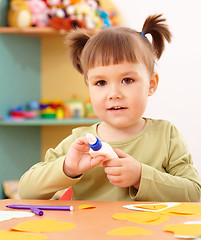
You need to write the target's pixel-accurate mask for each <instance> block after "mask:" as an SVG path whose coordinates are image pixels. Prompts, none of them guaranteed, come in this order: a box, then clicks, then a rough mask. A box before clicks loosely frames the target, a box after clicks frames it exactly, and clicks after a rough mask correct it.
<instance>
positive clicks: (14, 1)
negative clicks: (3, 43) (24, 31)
mask: <svg viewBox="0 0 201 240" xmlns="http://www.w3.org/2000/svg"><path fill="white" fill-rule="evenodd" d="M8 25H9V26H10V27H16V28H25V27H30V26H31V12H30V10H29V6H28V5H27V2H26V1H25V0H11V1H10V8H9V11H8Z"/></svg>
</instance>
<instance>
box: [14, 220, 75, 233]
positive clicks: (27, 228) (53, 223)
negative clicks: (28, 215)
mask: <svg viewBox="0 0 201 240" xmlns="http://www.w3.org/2000/svg"><path fill="white" fill-rule="evenodd" d="M75 227H76V225H75V224H74V223H70V222H58V221H57V220H53V219H41V220H33V221H27V222H22V223H20V224H18V225H17V226H15V227H13V228H12V230H17V231H22V232H41V233H42V232H57V231H67V230H70V229H73V228H75Z"/></svg>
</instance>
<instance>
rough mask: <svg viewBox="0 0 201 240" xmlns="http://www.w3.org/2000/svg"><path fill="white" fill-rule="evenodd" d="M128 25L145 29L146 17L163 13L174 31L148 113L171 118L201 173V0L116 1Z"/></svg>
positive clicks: (156, 116) (161, 62)
mask: <svg viewBox="0 0 201 240" xmlns="http://www.w3.org/2000/svg"><path fill="white" fill-rule="evenodd" d="M113 2H114V3H115V5H116V7H117V8H118V9H119V10H120V12H121V15H122V18H123V21H124V25H126V26H128V27H131V28H134V29H136V30H138V31H141V29H142V26H143V23H144V20H145V18H146V17H147V16H148V15H150V14H156V13H163V14H164V16H165V18H166V19H167V23H168V25H169V26H170V29H171V31H172V34H173V40H172V43H171V44H169V45H166V46H167V47H166V50H165V52H164V54H163V56H162V57H161V59H160V60H159V62H158V65H157V69H156V70H157V72H158V73H159V87H158V90H157V92H156V93H155V95H154V96H152V97H150V99H149V103H148V107H147V111H146V112H145V116H149V117H153V118H160V119H167V120H170V121H171V122H173V123H174V124H175V126H176V127H177V128H178V129H179V131H180V132H181V134H182V135H183V136H184V138H185V139H186V142H187V144H188V146H189V149H190V151H191V153H192V156H193V161H194V166H195V167H196V168H197V170H198V172H199V174H200V175H201V164H200V162H201V1H200V0H188V1H187V0H176V1H175V0H163V1H161V0H140V1H139V0H123V1H122V0H113Z"/></svg>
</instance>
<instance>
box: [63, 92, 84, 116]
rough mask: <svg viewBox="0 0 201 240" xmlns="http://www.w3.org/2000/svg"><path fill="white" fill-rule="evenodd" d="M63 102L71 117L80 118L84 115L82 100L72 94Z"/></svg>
mask: <svg viewBox="0 0 201 240" xmlns="http://www.w3.org/2000/svg"><path fill="white" fill-rule="evenodd" d="M65 104H66V105H67V106H68V107H69V109H70V116H71V117H72V118H82V117H84V116H85V107H84V101H83V100H81V99H79V98H78V97H77V96H76V95H74V96H73V97H72V98H71V99H68V100H66V101H65Z"/></svg>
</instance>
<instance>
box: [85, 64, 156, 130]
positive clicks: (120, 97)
mask: <svg viewBox="0 0 201 240" xmlns="http://www.w3.org/2000/svg"><path fill="white" fill-rule="evenodd" d="M156 76H157V75H156V74H153V75H152V76H150V73H149V72H148V71H147V68H146V66H145V65H144V64H142V63H128V62H123V63H121V64H115V65H108V66H97V67H94V68H92V69H89V71H88V74H87V83H88V86H89V92H90V97H91V102H92V105H93V109H94V111H95V113H96V114H97V116H98V117H99V118H100V119H101V120H102V121H103V122H105V123H107V124H109V125H110V126H111V127H113V128H114V127H115V128H127V129H129V128H132V127H134V126H136V124H138V123H139V121H143V120H142V115H143V113H144V111H145V108H146V105H147V99H148V96H150V95H152V94H153V93H154V91H155V90H156V87H157V83H158V78H157V77H156Z"/></svg>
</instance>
